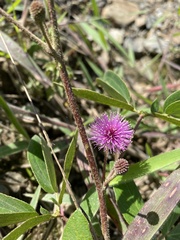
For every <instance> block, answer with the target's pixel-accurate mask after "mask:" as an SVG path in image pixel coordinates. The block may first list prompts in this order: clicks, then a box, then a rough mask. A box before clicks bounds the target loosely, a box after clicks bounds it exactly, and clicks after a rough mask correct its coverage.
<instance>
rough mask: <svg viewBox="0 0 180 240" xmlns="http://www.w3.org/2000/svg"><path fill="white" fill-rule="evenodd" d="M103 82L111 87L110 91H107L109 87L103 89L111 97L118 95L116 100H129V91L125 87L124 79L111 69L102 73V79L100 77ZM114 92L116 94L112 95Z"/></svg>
mask: <svg viewBox="0 0 180 240" xmlns="http://www.w3.org/2000/svg"><path fill="white" fill-rule="evenodd" d="M101 80H102V81H103V82H104V83H106V84H108V85H109V86H110V87H111V89H113V90H114V91H113V92H111V91H109V90H110V89H108V88H107V89H105V90H106V91H108V92H107V93H108V94H109V95H110V96H111V97H113V98H116V96H117V97H118V96H119V97H118V98H117V99H118V100H121V101H122V98H123V99H125V101H126V102H128V103H129V102H130V94H129V91H128V89H127V87H126V84H125V83H124V81H123V80H122V79H121V78H120V77H119V76H118V75H117V74H116V73H114V72H113V71H107V72H106V73H105V74H104V77H103V79H101ZM114 92H116V93H117V94H118V95H117V94H116V96H113V94H114Z"/></svg>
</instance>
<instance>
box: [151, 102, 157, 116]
mask: <svg viewBox="0 0 180 240" xmlns="http://www.w3.org/2000/svg"><path fill="white" fill-rule="evenodd" d="M158 111H159V102H158V99H155V100H154V102H153V103H152V105H151V112H152V113H155V112H158Z"/></svg>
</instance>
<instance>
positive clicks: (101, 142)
mask: <svg viewBox="0 0 180 240" xmlns="http://www.w3.org/2000/svg"><path fill="white" fill-rule="evenodd" d="M133 133H134V131H133V130H132V129H131V127H130V124H129V123H128V121H126V120H124V119H123V117H122V116H120V115H119V114H118V113H111V114H110V116H108V115H107V114H106V113H104V114H102V115H101V116H100V117H99V118H97V119H96V120H95V122H94V123H92V124H91V126H90V140H91V141H92V143H93V144H94V145H95V146H97V147H98V148H99V150H101V149H104V150H105V151H107V150H108V151H110V152H111V153H112V152H124V151H125V150H126V149H127V147H128V145H129V144H130V143H131V139H132V137H133Z"/></svg>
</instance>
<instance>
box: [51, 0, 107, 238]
mask: <svg viewBox="0 0 180 240" xmlns="http://www.w3.org/2000/svg"><path fill="white" fill-rule="evenodd" d="M48 7H49V13H50V18H51V23H52V28H53V38H54V48H55V50H56V51H57V52H58V53H59V55H60V57H61V59H60V60H61V61H60V64H61V65H60V76H61V79H62V81H63V84H64V87H65V91H66V95H67V97H68V102H69V105H70V108H71V110H72V114H73V117H74V120H75V122H76V125H77V127H78V130H79V134H80V136H81V139H82V142H83V145H84V148H85V152H86V157H87V160H88V162H89V165H90V168H91V172H92V177H93V180H94V183H95V186H96V190H97V192H98V197H99V203H100V218H101V229H102V233H103V236H104V239H105V240H109V227H108V221H107V209H106V202H105V196H104V191H103V189H102V183H101V179H100V177H99V173H98V168H97V165H96V162H95V159H94V155H93V153H92V150H91V147H90V143H89V140H88V137H87V134H86V131H85V128H84V125H83V122H82V119H81V116H80V112H79V108H78V105H77V102H76V99H75V96H74V94H73V91H72V87H71V85H70V81H69V77H68V74H67V70H66V65H65V62H64V58H63V53H62V49H61V43H60V36H59V35H60V34H59V31H58V26H57V19H56V13H55V10H54V1H53V0H48Z"/></svg>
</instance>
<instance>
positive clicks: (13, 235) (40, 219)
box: [3, 214, 52, 240]
mask: <svg viewBox="0 0 180 240" xmlns="http://www.w3.org/2000/svg"><path fill="white" fill-rule="evenodd" d="M51 218H52V217H51V215H49V214H48V215H42V216H37V217H33V218H30V219H28V220H27V221H25V222H24V223H22V224H21V225H20V226H18V227H16V228H15V229H13V230H12V231H11V232H10V233H9V234H8V235H6V236H5V237H4V238H3V240H14V239H18V237H20V236H21V235H22V234H23V233H25V232H26V231H28V230H29V229H31V228H33V227H35V226H37V225H38V224H40V223H44V222H47V221H49V220H50V219H51Z"/></svg>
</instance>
